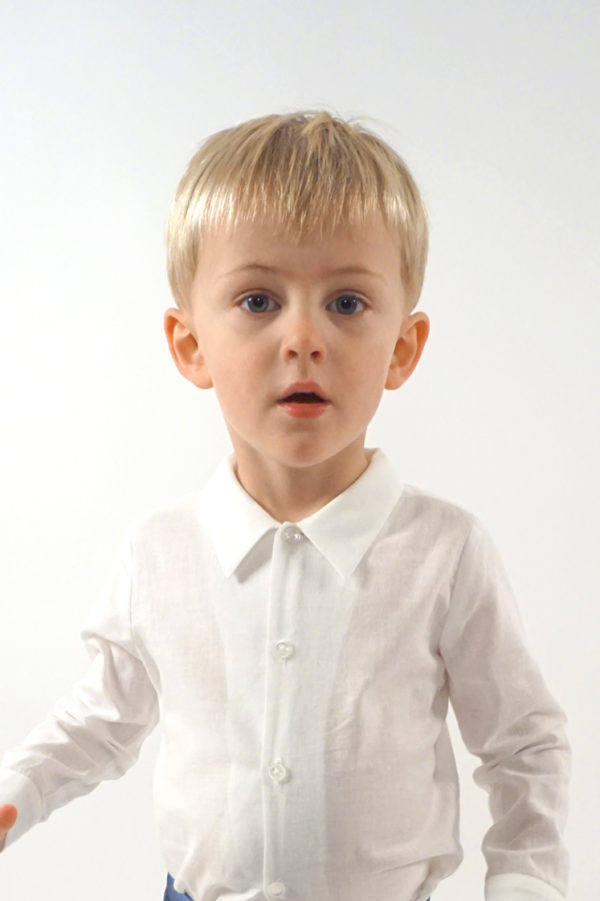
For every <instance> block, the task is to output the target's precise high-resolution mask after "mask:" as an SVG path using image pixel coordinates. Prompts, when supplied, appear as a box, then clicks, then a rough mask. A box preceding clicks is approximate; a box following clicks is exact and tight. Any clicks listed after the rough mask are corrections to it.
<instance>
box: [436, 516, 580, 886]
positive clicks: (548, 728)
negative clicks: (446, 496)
mask: <svg viewBox="0 0 600 901" xmlns="http://www.w3.org/2000/svg"><path fill="white" fill-rule="evenodd" d="M440 647H441V653H442V656H443V658H444V661H445V665H446V669H447V672H448V678H449V692H450V700H451V703H452V706H453V708H454V710H455V713H456V717H457V721H458V725H459V728H460V732H461V735H462V738H463V740H464V742H465V744H466V746H467V748H468V749H469V750H470V751H471V753H473V754H476V755H477V756H478V757H480V758H481V761H482V764H481V766H479V767H478V768H477V769H476V770H475V772H474V774H473V776H474V779H475V782H476V783H477V784H478V785H480V786H481V787H483V788H485V789H486V791H487V792H488V794H489V806H490V811H491V814H492V818H493V825H492V827H491V828H490V829H489V831H488V832H487V833H486V835H485V837H484V841H483V845H482V850H483V853H484V855H485V858H486V862H487V877H486V886H485V889H486V901H538V899H539V901H542V899H547V901H559V899H560V898H562V897H564V895H565V893H566V886H567V876H568V855H567V851H566V849H565V846H564V842H563V838H562V834H563V829H564V825H565V821H566V816H567V788H568V782H569V776H570V748H569V745H568V742H567V739H566V736H565V730H564V724H565V722H566V717H565V715H564V713H563V711H562V710H561V708H560V707H559V706H558V704H557V703H556V701H555V700H554V699H553V697H552V696H551V695H550V693H549V691H548V689H547V687H546V685H545V683H544V680H543V678H542V675H541V673H540V671H539V669H538V667H537V665H536V663H535V662H534V660H533V659H532V657H531V655H530V653H529V651H528V649H527V646H526V640H525V635H524V630H523V627H522V623H521V619H520V616H519V612H518V609H517V606H516V603H515V600H514V597H513V594H512V591H511V588H510V585H509V583H508V580H507V577H506V574H505V571H504V568H503V566H502V563H501V561H500V558H499V556H498V553H497V551H496V549H495V547H494V545H493V543H492V541H491V539H490V538H489V536H488V534H487V533H486V531H485V529H484V528H483V526H482V525H481V523H479V521H477V520H475V522H474V525H473V528H472V529H471V532H470V535H469V537H468V539H467V541H466V543H465V546H464V548H463V551H462V555H461V558H460V562H459V564H458V568H457V571H456V576H455V581H454V586H453V591H452V596H451V601H450V605H449V611H448V617H447V621H446V624H445V627H444V630H443V635H442V640H441V645H440Z"/></svg>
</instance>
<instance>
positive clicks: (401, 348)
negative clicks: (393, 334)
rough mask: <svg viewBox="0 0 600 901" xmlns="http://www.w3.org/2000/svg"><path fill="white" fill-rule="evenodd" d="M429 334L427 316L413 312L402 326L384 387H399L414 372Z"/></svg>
mask: <svg viewBox="0 0 600 901" xmlns="http://www.w3.org/2000/svg"><path fill="white" fill-rule="evenodd" d="M428 336H429V317H428V316H427V315H426V314H425V313H413V314H412V316H409V317H408V319H407V320H406V322H405V323H404V325H403V327H402V331H401V333H400V336H399V338H398V340H397V342H396V346H395V348H394V353H393V355H392V361H391V363H390V368H389V370H388V375H387V379H386V382H385V386H384V387H385V388H388V389H390V390H391V389H394V388H399V387H400V386H401V385H403V384H404V382H405V381H406V380H407V379H408V378H409V376H410V375H411V374H412V373H413V372H414V370H415V368H416V365H417V363H418V362H419V359H420V358H421V354H422V353H423V348H424V347H425V343H426V341H427V338H428Z"/></svg>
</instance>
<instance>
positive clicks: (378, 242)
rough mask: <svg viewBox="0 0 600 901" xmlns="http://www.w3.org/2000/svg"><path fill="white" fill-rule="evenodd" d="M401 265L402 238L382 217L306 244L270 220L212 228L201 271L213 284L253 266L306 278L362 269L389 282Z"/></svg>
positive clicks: (204, 246) (205, 242) (205, 238)
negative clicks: (300, 274)
mask: <svg viewBox="0 0 600 901" xmlns="http://www.w3.org/2000/svg"><path fill="white" fill-rule="evenodd" d="M399 266H400V248H399V246H398V239H397V237H396V236H394V235H393V234H392V233H391V232H390V231H389V229H388V228H387V227H386V226H385V224H384V222H383V219H381V218H380V217H379V218H378V219H374V220H371V221H370V222H368V223H366V224H365V225H356V226H353V227H352V228H345V227H339V228H336V229H335V230H329V231H326V232H325V233H324V234H323V235H322V236H317V235H314V236H310V237H308V238H305V239H303V240H298V239H297V238H295V237H294V236H293V235H289V234H286V233H284V231H283V230H282V229H281V228H280V227H277V226H276V225H275V224H274V223H271V222H269V221H261V222H243V223H239V224H236V225H234V226H232V227H216V228H214V227H213V228H212V229H211V230H210V231H208V232H207V233H206V234H205V235H204V236H203V238H202V241H201V247H200V255H199V265H198V270H199V273H200V272H202V273H204V275H209V274H210V276H211V277H212V279H214V280H221V279H225V278H227V277H229V276H230V275H231V276H233V275H234V274H235V273H239V274H241V273H242V272H244V271H247V272H250V270H251V269H252V268H255V269H259V268H263V269H266V268H271V269H278V270H282V271H289V272H294V271H296V270H299V271H300V272H301V273H304V274H305V276H306V277H312V276H315V275H318V274H320V273H323V274H327V273H328V272H331V271H332V270H334V269H335V270H338V269H348V270H350V269H352V270H356V271H357V270H359V269H363V270H365V274H366V272H367V271H368V272H369V273H371V274H372V275H375V276H377V275H379V276H380V277H386V278H387V277H388V276H389V275H390V273H391V272H392V271H399Z"/></svg>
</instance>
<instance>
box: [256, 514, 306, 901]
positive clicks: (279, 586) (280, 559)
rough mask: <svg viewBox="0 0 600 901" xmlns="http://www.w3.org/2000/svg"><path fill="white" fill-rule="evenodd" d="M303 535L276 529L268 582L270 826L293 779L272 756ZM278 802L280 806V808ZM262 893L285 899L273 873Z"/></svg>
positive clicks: (275, 850)
mask: <svg viewBox="0 0 600 901" xmlns="http://www.w3.org/2000/svg"><path fill="white" fill-rule="evenodd" d="M304 537H305V536H304V535H303V533H302V531H301V530H300V529H299V528H298V527H297V526H296V525H294V524H288V525H285V526H284V527H283V528H282V530H281V532H280V542H281V544H280V545H279V549H278V550H277V548H275V553H274V560H273V571H272V575H273V581H272V583H271V591H272V594H271V598H272V605H273V606H272V608H271V609H272V611H273V615H272V617H271V623H270V631H271V635H270V641H271V648H270V653H271V657H272V659H273V660H274V661H275V663H273V664H272V665H271V667H270V668H269V673H270V676H269V682H270V689H269V691H268V700H269V702H270V703H269V707H268V708H267V716H268V718H269V721H270V727H269V729H268V733H270V740H269V744H268V747H269V748H270V752H271V754H273V757H272V758H271V761H270V762H269V760H268V757H267V767H266V776H267V780H268V782H270V784H271V786H272V788H271V790H270V791H268V793H267V797H266V798H265V801H266V803H267V805H268V807H270V808H271V810H272V816H273V827H274V828H277V826H276V824H277V822H278V821H279V818H280V816H281V811H282V810H283V809H285V805H286V803H287V801H286V799H287V798H288V794H287V791H286V787H285V783H287V782H289V781H290V780H291V779H292V778H293V773H292V771H291V769H290V768H289V767H288V766H287V764H286V763H285V762H284V760H283V758H282V757H281V756H276V755H278V754H281V752H282V751H283V752H285V749H286V747H287V745H288V743H289V739H290V736H289V735H288V733H287V728H286V729H284V730H281V727H280V724H282V723H285V722H287V717H286V716H285V715H284V712H283V711H284V707H286V706H288V704H287V702H288V698H289V692H290V690H291V689H292V684H291V683H290V682H289V681H288V679H287V678H286V677H285V676H284V674H283V673H282V672H281V669H280V667H282V666H287V665H288V662H289V661H290V660H291V658H292V657H294V655H295V653H296V646H295V645H294V644H293V642H291V641H290V640H289V639H288V637H287V636H286V632H287V630H288V628H290V629H294V628H295V617H296V608H297V603H298V600H297V598H296V594H297V591H296V590H295V589H293V588H292V589H290V588H289V586H297V578H295V577H294V573H295V572H296V568H297V566H298V558H297V557H296V553H297V552H296V547H297V546H298V545H300V544H301V543H302V541H303V540H304ZM299 552H300V553H301V551H299ZM278 633H279V634H278ZM267 753H268V751H267ZM269 756H270V755H269ZM271 805H272V807H271ZM281 805H284V806H283V807H281ZM270 818H271V817H270V816H269V815H268V814H267V819H268V820H269V819H270ZM273 839H274V840H273V841H272V842H271V841H270V840H269V837H268V833H266V834H265V841H266V843H267V846H268V847H269V850H268V851H267V854H266V861H265V862H266V863H267V867H268V870H270V871H271V873H274V874H276V873H277V870H278V869H279V867H280V866H281V863H282V856H281V854H282V847H281V841H280V839H281V836H277V837H275V836H273ZM265 850H267V849H265ZM280 872H281V870H280ZM265 894H266V896H267V898H269V899H271V898H272V899H283V898H285V895H286V886H285V883H284V882H282V881H281V879H280V878H278V876H276V878H275V879H274V880H273V881H272V882H270V883H268V884H267V885H266V886H265Z"/></svg>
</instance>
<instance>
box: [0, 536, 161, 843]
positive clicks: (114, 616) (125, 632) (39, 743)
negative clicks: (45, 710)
mask: <svg viewBox="0 0 600 901" xmlns="http://www.w3.org/2000/svg"><path fill="white" fill-rule="evenodd" d="M131 575H132V574H131V554H130V550H129V541H128V540H125V541H124V542H123V545H122V551H121V555H120V559H119V562H118V564H117V566H116V567H115V569H114V572H113V575H112V578H111V580H110V582H109V585H108V588H107V590H106V591H105V592H104V594H103V596H102V597H101V598H100V601H99V603H98V605H97V607H96V609H95V611H94V613H93V614H92V616H91V617H90V618H89V620H88V622H87V624H86V627H85V628H84V630H83V632H82V638H83V640H84V642H85V645H86V650H87V651H88V653H89V655H90V658H91V663H90V667H89V669H88V671H87V673H86V674H85V676H84V677H83V678H82V679H81V680H80V681H79V682H78V683H77V684H76V685H75V687H74V689H73V691H72V693H71V695H70V696H69V697H68V698H65V699H63V700H61V701H59V702H58V703H57V704H56V706H55V708H54V710H53V711H52V713H51V714H50V715H49V716H48V717H47V718H46V719H45V720H44V722H42V723H41V724H40V725H38V726H37V727H36V728H35V729H33V731H32V732H31V733H30V734H29V735H28V736H27V738H26V740H25V742H24V743H23V744H22V745H20V746H19V747H16V748H13V749H11V750H10V751H8V752H7V753H6V754H5V756H4V758H3V760H2V767H1V769H0V805H2V804H4V805H7V806H11V805H14V806H15V807H16V808H17V810H18V819H17V821H16V825H14V827H13V828H11V829H10V831H9V832H8V835H6V836H5V839H6V845H7V846H8V845H9V844H11V843H13V842H14V841H16V839H18V838H19V837H20V836H21V835H23V834H24V833H25V832H26V831H27V830H28V829H30V828H31V827H32V826H34V825H35V824H36V823H37V822H40V821H43V820H46V819H47V818H48V817H49V816H50V814H51V813H52V812H53V811H54V810H55V809H56V808H57V807H61V806H62V805H63V804H66V803H67V802H68V801H71V800H72V799H73V798H76V797H78V796H80V795H84V794H87V793H88V792H90V791H92V789H94V788H95V787H96V786H97V785H99V783H100V782H101V781H102V780H103V779H116V778H118V777H119V776H121V775H123V773H125V772H126V770H127V769H129V767H130V766H131V765H132V764H133V763H134V762H135V760H136V759H137V757H138V755H139V752H140V749H141V746H142V743H143V741H144V739H145V738H146V737H147V735H148V734H149V733H150V732H151V730H152V729H153V728H154V726H155V725H156V722H157V720H158V702H157V697H156V693H155V690H154V687H153V686H152V684H151V682H150V679H149V677H148V674H147V672H146V669H145V667H144V665H143V663H142V661H141V659H140V657H139V655H138V653H137V650H136V647H135V641H134V637H133V634H132V629H131V622H130V600H131ZM2 809H3V810H4V811H5V816H6V807H4V808H0V811H1V810H2ZM0 830H2V826H1V824H0ZM4 831H5V832H6V829H5V830H4Z"/></svg>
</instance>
